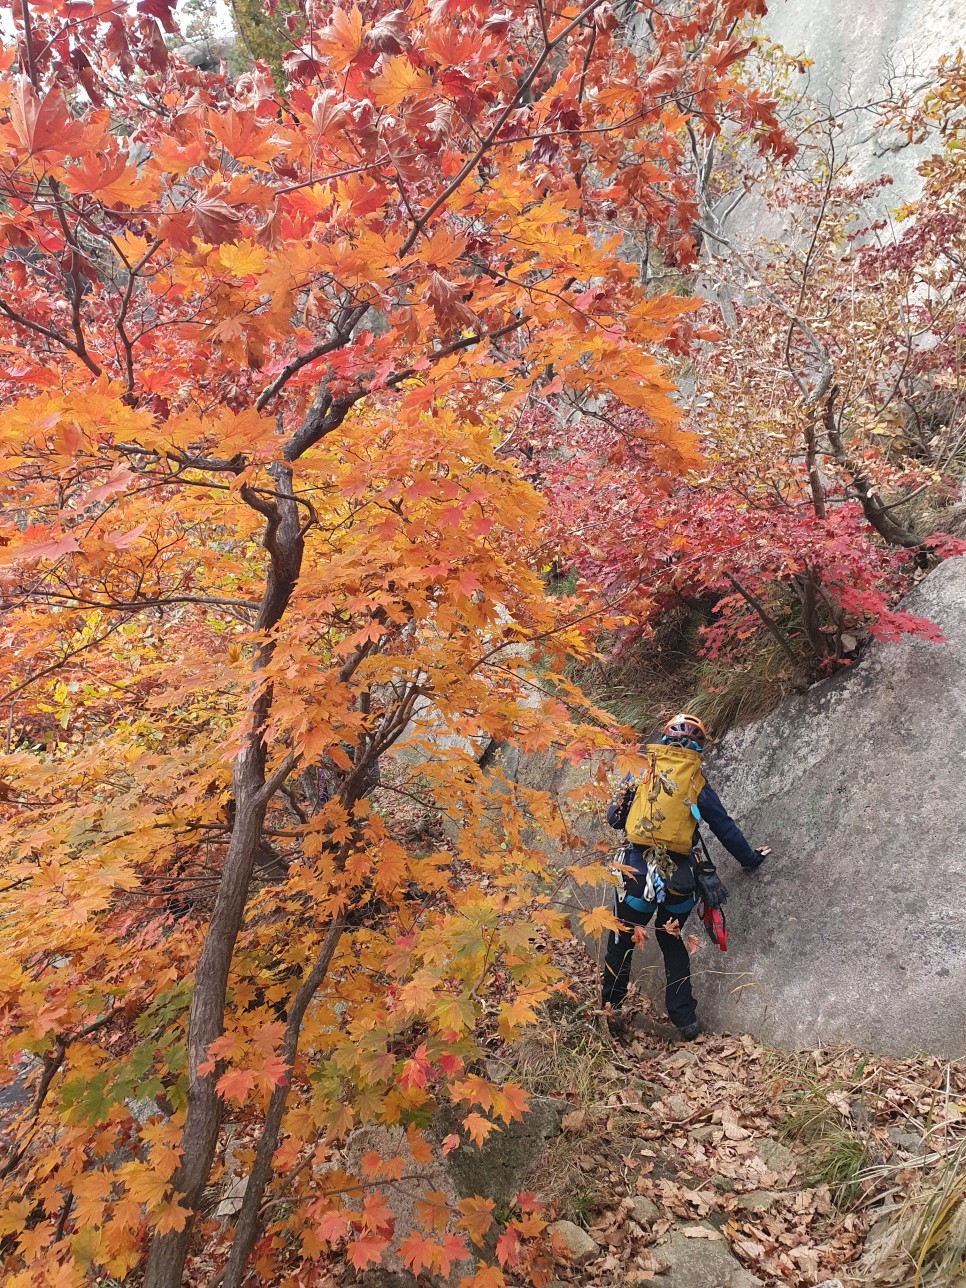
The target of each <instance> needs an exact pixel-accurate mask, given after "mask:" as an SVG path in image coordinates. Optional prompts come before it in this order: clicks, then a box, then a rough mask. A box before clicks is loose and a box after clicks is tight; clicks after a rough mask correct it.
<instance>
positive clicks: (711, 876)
mask: <svg viewBox="0 0 966 1288" xmlns="http://www.w3.org/2000/svg"><path fill="white" fill-rule="evenodd" d="M697 878H698V885H699V886H700V887H701V894H702V896H703V898H704V905H705V907H706V908H711V909H715V908H721V907H723V905H724V904H725V903H726V902H727V899H728V887H727V886H726V885H725V883H724V882H723V881H722V880H721V878H720V877H719V876H718V874H717V872H715V871H713V870H712V871H711V872H698V873H697Z"/></svg>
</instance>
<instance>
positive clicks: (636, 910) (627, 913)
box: [601, 873, 696, 1029]
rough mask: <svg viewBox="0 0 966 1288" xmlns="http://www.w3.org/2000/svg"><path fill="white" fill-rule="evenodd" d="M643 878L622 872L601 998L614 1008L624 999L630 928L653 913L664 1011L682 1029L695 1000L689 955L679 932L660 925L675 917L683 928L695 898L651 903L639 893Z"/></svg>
mask: <svg viewBox="0 0 966 1288" xmlns="http://www.w3.org/2000/svg"><path fill="white" fill-rule="evenodd" d="M645 879H646V878H645V877H644V876H643V875H638V874H637V873H634V874H631V873H625V875H624V884H625V893H624V897H623V898H618V899H617V902H616V907H615V916H616V917H617V920H618V921H619V922H620V923H621V929H620V932H619V933H618V932H615V931H611V932H610V934H609V936H608V940H607V953H606V956H605V958H604V978H603V981H602V983H603V987H602V998H601V1000H602V1002H603V1005H604V1006H607V1005H608V1003H609V1004H610V1006H611V1007H612V1008H613V1009H614V1010H617V1008H618V1007H619V1006H620V1005H621V1003H622V1002H623V1001H624V998H625V997H626V996H627V988H628V985H629V983H630V978H631V958H632V956H633V953H634V928H635V927H636V926H646V925H647V924H648V923H649V922H650V920H651V918H652V917H654V928H655V930H656V932H657V943H658V947H659V948H660V950H661V953H662V955H663V957H664V975H665V979H666V981H667V988H666V990H665V994H664V998H665V1004H666V1006H667V1013H668V1016H669V1017H670V1019H671V1022H672V1023H673V1024H676V1025H677V1027H678V1028H679V1029H683V1028H685V1027H687V1025H689V1024H693V1023H694V1021H695V1018H696V1003H695V1000H694V994H693V993H692V991H691V959H690V957H689V956H688V950H687V947H686V946H685V943H684V935H683V933H681V934H679V935H674V934H669V933H668V932H667V931H665V930H664V929H663V927H664V926H665V925H667V923H668V922H669V921H676V922H677V923H678V926H679V927H681V928H682V932H683V927H684V923H685V921H686V920H687V918H688V915H689V914H690V912H691V910H692V908H693V907H694V905H695V902H696V901H695V899H694V898H689V899H686V900H684V901H683V902H680V903H679V902H674V901H671V902H668V903H653V902H651V901H650V900H647V899H643V898H641V894H642V892H643V888H644V881H645ZM655 913H656V914H657V916H656V917H655Z"/></svg>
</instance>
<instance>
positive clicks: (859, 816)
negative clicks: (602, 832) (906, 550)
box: [646, 559, 966, 1056]
mask: <svg viewBox="0 0 966 1288" xmlns="http://www.w3.org/2000/svg"><path fill="white" fill-rule="evenodd" d="M905 607H906V608H908V610H909V611H910V612H913V613H916V614H918V615H921V616H925V617H929V618H930V619H931V620H933V621H935V622H937V623H938V624H939V625H940V627H941V628H942V630H943V631H944V633H945V635H946V637H947V643H946V644H943V645H934V644H928V643H925V642H922V641H918V640H913V639H905V640H903V641H901V642H900V643H897V644H875V645H873V646H872V648H871V649H870V651H869V653H868V654H867V655H866V657H865V658H864V659H863V660H862V661H861V662H859V663H858V664H857V665H856V666H855V667H854V668H852V669H851V670H850V671H847V672H844V673H841V674H840V675H838V676H836V677H835V678H833V679H831V680H829V681H826V682H824V683H822V684H819V685H816V686H815V687H814V688H812V689H811V690H809V692H808V693H806V694H805V695H803V696H802V697H801V698H797V699H793V700H791V701H788V702H785V703H784V704H783V705H782V706H781V707H780V708H778V709H777V710H776V711H774V712H773V713H772V714H771V715H770V716H768V717H767V718H766V719H764V720H762V721H760V722H758V723H756V724H753V725H749V726H747V727H746V728H743V729H739V730H736V731H734V732H733V733H732V734H730V735H729V736H728V737H727V738H726V739H725V740H724V742H723V743H722V745H721V746H720V747H719V748H718V749H717V751H716V752H715V753H714V755H713V756H712V757H710V758H709V765H708V771H709V776H710V777H711V780H712V781H713V782H714V783H715V785H716V787H717V788H718V790H719V792H720V793H721V795H722V797H723V799H724V801H725V803H726V804H727V806H728V808H729V809H730V810H731V811H732V813H733V814H734V816H735V817H736V818H737V820H738V821H739V822H740V824H741V826H742V828H743V829H744V830H745V832H746V834H747V835H748V837H749V839H750V840H751V842H752V844H754V845H764V844H769V845H771V846H772V847H773V848H774V855H773V856H772V858H771V859H769V860H768V862H767V863H766V864H765V865H764V866H763V867H762V868H761V869H760V870H759V871H758V872H757V873H744V872H742V871H740V870H739V869H738V868H737V865H736V864H735V863H733V862H732V860H731V859H730V857H728V856H727V855H723V854H722V852H721V849H720V847H717V846H716V847H715V850H716V852H715V857H716V859H717V861H718V866H719V872H720V873H721V874H722V876H723V877H724V879H725V881H726V882H727V883H728V884H729V885H730V887H731V890H732V898H731V901H730V902H729V904H728V908H727V911H728V922H729V930H730V932H731V941H730V946H729V951H728V953H727V954H724V955H722V954H721V953H719V952H718V951H717V950H716V949H713V948H712V947H711V945H710V944H709V945H707V947H702V949H701V951H700V952H699V953H698V954H696V956H695V958H694V963H693V965H694V974H695V979H696V986H697V992H698V998H699V1014H701V1015H702V1017H703V1018H704V1020H705V1021H706V1022H707V1023H708V1024H709V1026H711V1027H713V1028H717V1029H727V1030H732V1031H735V1030H737V1031H748V1032H751V1033H755V1034H761V1035H762V1036H763V1037H766V1038H768V1039H769V1040H771V1041H773V1042H776V1043H778V1044H780V1045H786V1046H796V1045H815V1044H818V1043H823V1044H824V1043H835V1042H853V1043H855V1044H857V1045H858V1046H861V1047H867V1048H871V1049H874V1050H877V1051H880V1052H886V1053H894V1054H905V1053H910V1052H914V1051H917V1050H924V1051H929V1052H934V1053H936V1054H940V1055H947V1056H959V1055H962V1054H963V1053H964V1052H966V559H950V560H948V561H947V562H946V563H944V564H942V565H941V566H940V567H939V568H938V569H937V570H936V571H935V572H933V573H932V574H931V575H930V576H929V577H928V578H927V579H926V580H925V581H924V582H923V584H922V585H921V586H920V587H919V589H918V590H917V591H916V592H915V593H914V594H913V595H912V596H910V597H909V599H908V600H907V601H906V604H905ZM651 965H652V966H653V963H651ZM646 974H647V975H648V976H652V971H648V972H646ZM650 982H651V983H652V984H653V982H654V981H653V978H651V980H650Z"/></svg>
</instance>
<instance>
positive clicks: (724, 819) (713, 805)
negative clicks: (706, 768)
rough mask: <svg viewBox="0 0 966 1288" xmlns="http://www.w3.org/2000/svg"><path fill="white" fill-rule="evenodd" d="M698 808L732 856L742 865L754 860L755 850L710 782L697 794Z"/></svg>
mask: <svg viewBox="0 0 966 1288" xmlns="http://www.w3.org/2000/svg"><path fill="white" fill-rule="evenodd" d="M698 809H699V810H700V812H701V817H702V819H703V820H704V821H705V822H706V823H707V825H708V827H710V828H711V830H712V832H714V834H715V836H716V837H717V838H718V840H719V841H720V842H721V844H722V845H723V846H724V847H725V849H726V850H727V851H728V853H729V854H730V855H731V857H732V858H734V859H737V861H738V862H739V863H740V864H741V866H742V867H746V866H747V865H748V864H749V863H753V862H754V860H755V851H754V850H753V849H752V848H751V846H750V845H749V844H748V842H747V841H746V840H745V836H744V833H743V832H742V830H741V828H740V827H739V826H738V824H737V823H736V822H735V821H734V819H733V818H732V817H731V815H730V814H729V813H728V811H727V810H726V809H725V807H724V806H723V805H722V804H721V801H720V800H719V799H718V793H717V792H716V791H715V790H714V788H713V787H712V786H711V784H710V783H705V785H704V786H703V787H702V788H701V793H700V795H699V796H698Z"/></svg>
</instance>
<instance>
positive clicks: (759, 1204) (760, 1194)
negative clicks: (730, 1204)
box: [735, 1190, 782, 1213]
mask: <svg viewBox="0 0 966 1288" xmlns="http://www.w3.org/2000/svg"><path fill="white" fill-rule="evenodd" d="M781 1197H782V1196H781V1194H779V1193H778V1191H777V1190H752V1192H751V1193H750V1194H738V1195H737V1196H736V1197H735V1205H736V1207H740V1208H741V1209H742V1210H743V1211H745V1212H753V1213H756V1212H767V1211H769V1209H770V1208H773V1207H774V1206H775V1204H776V1203H777V1202H778V1201H779V1199H781Z"/></svg>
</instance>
